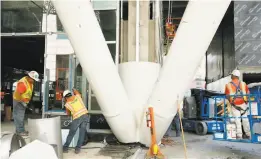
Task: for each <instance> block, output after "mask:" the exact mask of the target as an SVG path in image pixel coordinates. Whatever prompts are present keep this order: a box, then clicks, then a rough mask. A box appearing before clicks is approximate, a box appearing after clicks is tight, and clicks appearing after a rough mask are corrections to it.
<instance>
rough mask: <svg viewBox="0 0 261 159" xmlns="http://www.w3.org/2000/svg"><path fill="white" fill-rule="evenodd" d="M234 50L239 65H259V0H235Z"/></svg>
mask: <svg viewBox="0 0 261 159" xmlns="http://www.w3.org/2000/svg"><path fill="white" fill-rule="evenodd" d="M234 15H235V17H234V25H235V50H236V62H237V65H238V66H239V67H242V66H243V67H244V66H248V67H249V66H250V67H253V66H259V67H260V66H261V2H260V1H235V2H234Z"/></svg>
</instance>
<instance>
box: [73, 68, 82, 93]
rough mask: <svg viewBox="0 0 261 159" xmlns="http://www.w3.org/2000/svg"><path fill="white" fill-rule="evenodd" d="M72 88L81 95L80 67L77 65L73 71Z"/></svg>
mask: <svg viewBox="0 0 261 159" xmlns="http://www.w3.org/2000/svg"><path fill="white" fill-rule="evenodd" d="M74 87H75V88H76V89H77V90H78V91H79V92H80V93H81V94H82V67H81V65H78V66H77V67H76V71H75V84H74Z"/></svg>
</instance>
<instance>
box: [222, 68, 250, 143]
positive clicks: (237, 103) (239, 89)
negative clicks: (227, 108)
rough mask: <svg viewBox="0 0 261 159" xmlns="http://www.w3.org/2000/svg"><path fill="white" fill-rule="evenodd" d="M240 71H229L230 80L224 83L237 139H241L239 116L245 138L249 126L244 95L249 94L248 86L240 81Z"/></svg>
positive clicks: (248, 133) (248, 132)
mask: <svg viewBox="0 0 261 159" xmlns="http://www.w3.org/2000/svg"><path fill="white" fill-rule="evenodd" d="M239 78H240V71H239V70H234V71H233V72H232V73H231V79H232V80H231V82H229V83H228V84H226V87H225V93H226V95H227V99H228V100H229V102H230V104H231V106H232V108H231V111H232V116H233V117H236V118H235V120H234V121H235V124H236V137H237V139H242V135H243V134H242V126H241V117H243V118H242V125H243V129H244V132H245V135H246V138H248V139H249V138H250V134H251V133H250V127H249V120H248V118H247V111H248V106H247V103H248V98H247V96H245V95H246V94H249V93H250V92H249V89H248V86H247V85H246V83H245V82H243V81H240V80H239Z"/></svg>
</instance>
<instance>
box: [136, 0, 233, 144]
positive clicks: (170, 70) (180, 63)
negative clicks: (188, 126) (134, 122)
mask: <svg viewBox="0 0 261 159" xmlns="http://www.w3.org/2000/svg"><path fill="white" fill-rule="evenodd" d="M229 4H230V0H218V1H211V0H197V1H194V0H192V1H189V3H188V6H187V8H186V10H185V13H184V15H183V17H182V20H181V23H180V25H179V28H178V31H177V35H176V37H175V39H174V41H173V43H172V44H171V48H170V50H169V53H168V55H167V59H166V61H165V63H164V65H163V68H162V70H161V72H160V76H159V78H158V81H157V83H156V86H155V88H154V90H153V92H152V95H151V97H150V99H149V102H148V106H153V107H154V112H155V123H156V134H157V140H158V141H160V140H161V138H162V137H163V135H164V134H165V132H166V130H167V128H168V127H169V125H170V123H171V121H172V119H173V117H174V116H175V114H176V113H177V104H176V103H177V96H178V95H179V97H182V96H183V93H184V92H185V91H186V90H187V89H188V87H189V84H190V83H191V82H192V79H193V76H194V74H195V72H196V69H197V66H198V65H199V63H200V60H201V59H202V57H203V56H204V54H205V53H206V51H207V49H208V46H209V44H210V42H211V40H212V38H213V36H214V35H215V33H216V30H217V28H218V26H219V24H220V23H221V21H222V18H223V16H224V14H225V13H226V10H227V8H228V6H229ZM148 134H150V132H149V129H148V128H147V127H146V120H145V117H144V119H143V124H141V130H140V136H141V139H140V142H141V143H143V144H146V145H149V144H150V135H148Z"/></svg>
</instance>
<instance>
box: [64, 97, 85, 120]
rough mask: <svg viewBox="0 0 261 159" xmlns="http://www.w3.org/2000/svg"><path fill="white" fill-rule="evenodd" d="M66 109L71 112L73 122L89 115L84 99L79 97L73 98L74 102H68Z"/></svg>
mask: <svg viewBox="0 0 261 159" xmlns="http://www.w3.org/2000/svg"><path fill="white" fill-rule="evenodd" d="M65 107H66V108H67V109H69V110H70V112H71V114H72V117H73V120H74V119H77V118H79V117H81V116H82V115H84V114H87V113H88V111H87V109H86V107H85V105H84V103H83V101H82V98H81V97H80V96H79V95H75V96H72V100H71V101H68V102H66V104H65Z"/></svg>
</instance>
